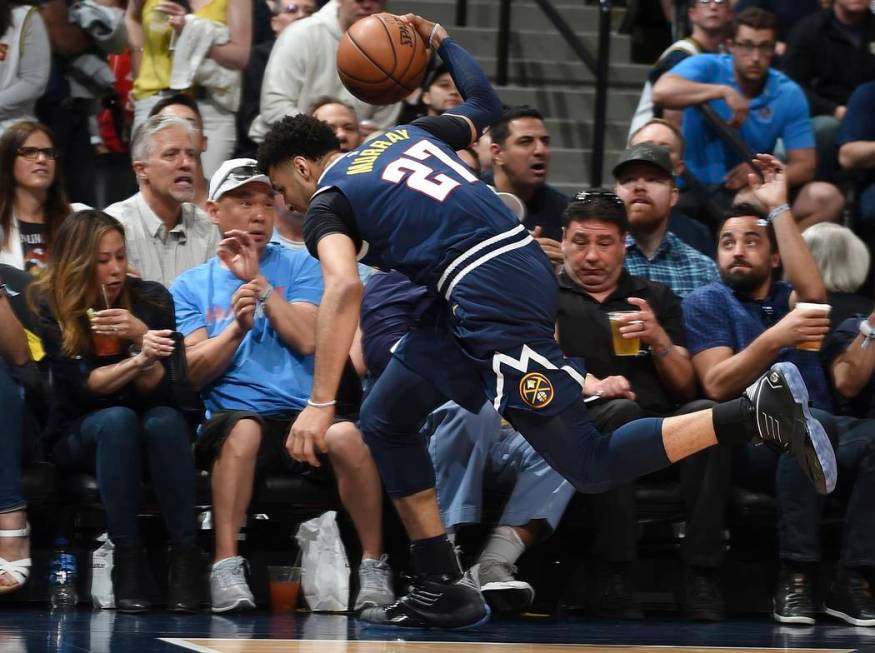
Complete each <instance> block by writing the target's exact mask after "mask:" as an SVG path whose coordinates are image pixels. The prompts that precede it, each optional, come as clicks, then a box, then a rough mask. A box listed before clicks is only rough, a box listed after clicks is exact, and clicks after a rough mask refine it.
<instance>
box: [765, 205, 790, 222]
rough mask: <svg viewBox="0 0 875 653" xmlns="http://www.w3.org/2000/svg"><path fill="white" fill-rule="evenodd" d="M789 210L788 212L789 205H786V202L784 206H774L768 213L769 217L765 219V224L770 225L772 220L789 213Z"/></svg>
mask: <svg viewBox="0 0 875 653" xmlns="http://www.w3.org/2000/svg"><path fill="white" fill-rule="evenodd" d="M789 210H790V205H789V204H787V203H786V202H785V203H784V204H781V205H780V206H776V207H775V208H773V209H772V210H771V211H769V215H768V216H767V217H766V222H769V223H771V222H772V220H774V219H775V218H777V217H778V216H779V215H781V214H782V213H784V212H785V211H789Z"/></svg>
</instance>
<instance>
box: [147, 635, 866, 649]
mask: <svg viewBox="0 0 875 653" xmlns="http://www.w3.org/2000/svg"><path fill="white" fill-rule="evenodd" d="M162 641H164V642H167V643H168V644H175V645H176V646H180V647H182V648H183V649H188V650H191V651H198V652H199V653H598V652H600V651H604V652H605V653H667V652H668V651H671V652H672V653H674V652H676V653H774V652H775V651H787V650H788V649H786V648H780V649H778V648H721V647H707V646H705V647H703V646H611V645H601V644H540V643H531V642H530V643H520V644H515V643H512V642H502V643H489V642H405V641H397V640H394V641H383V642H380V641H370V642H354V641H353V642H351V641H327V640H300V639H299V640H294V639H286V640H264V639H261V640H257V639H255V640H239V639H182V638H162ZM792 650H793V653H852V651H853V649H837V648H831V649H824V648H818V649H811V648H806V649H797V648H794V649H792Z"/></svg>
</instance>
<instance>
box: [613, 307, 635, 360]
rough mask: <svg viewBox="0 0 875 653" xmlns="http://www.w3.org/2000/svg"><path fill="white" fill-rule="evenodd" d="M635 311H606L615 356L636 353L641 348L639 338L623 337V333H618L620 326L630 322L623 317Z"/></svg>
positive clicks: (633, 354)
mask: <svg viewBox="0 0 875 653" xmlns="http://www.w3.org/2000/svg"><path fill="white" fill-rule="evenodd" d="M637 312H638V311H611V312H610V313H608V319H609V320H610V322H611V343H612V344H613V346H614V355H615V356H637V355H638V350H639V349H641V340H640V338H638V337H635V338H624V337H623V334H622V333H620V327H624V326H628V325H629V324H631V322H627V321H625V320H624V318H625V317H626V316H628V315H632V314H634V313H637Z"/></svg>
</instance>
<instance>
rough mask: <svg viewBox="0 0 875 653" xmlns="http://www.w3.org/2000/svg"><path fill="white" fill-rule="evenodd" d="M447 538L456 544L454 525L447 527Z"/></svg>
mask: <svg viewBox="0 0 875 653" xmlns="http://www.w3.org/2000/svg"><path fill="white" fill-rule="evenodd" d="M447 539H448V540H449V541H450V544H452V545H453V546H456V528H455V527H454V526H450V527H449V528H447Z"/></svg>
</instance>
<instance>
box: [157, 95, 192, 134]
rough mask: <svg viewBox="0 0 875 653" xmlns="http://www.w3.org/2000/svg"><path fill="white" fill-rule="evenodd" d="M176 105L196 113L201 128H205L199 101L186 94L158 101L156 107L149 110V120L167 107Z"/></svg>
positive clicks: (170, 96)
mask: <svg viewBox="0 0 875 653" xmlns="http://www.w3.org/2000/svg"><path fill="white" fill-rule="evenodd" d="M176 104H179V105H182V106H184V107H188V108H189V109H191V110H192V111H193V112H194V115H196V116H197V119H198V122H200V126H201V128H203V124H204V119H203V116H201V110H200V109H199V108H198V106H197V101H195V99H194V98H193V97H191V96H190V95H186V94H185V93H174V94H173V95H168V96H167V97H166V98H162V99H160V100H158V102H156V103H155V106H154V107H152V108H151V109H150V110H149V118H151V117H152V116H157V115H158V114H159V113H161V112H162V111H164V109H166V108H167V107H172V106H173V105H176Z"/></svg>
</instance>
